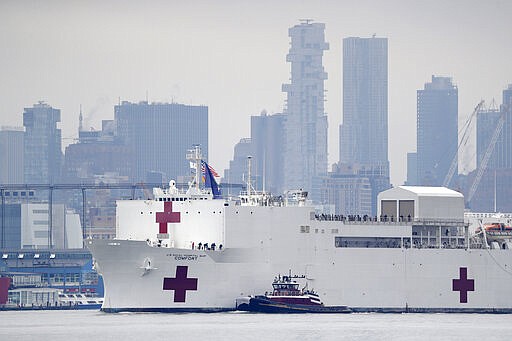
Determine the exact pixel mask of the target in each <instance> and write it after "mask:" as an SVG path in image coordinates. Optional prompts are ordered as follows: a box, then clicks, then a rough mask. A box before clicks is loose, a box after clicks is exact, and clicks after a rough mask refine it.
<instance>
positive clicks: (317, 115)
mask: <svg viewBox="0 0 512 341" xmlns="http://www.w3.org/2000/svg"><path fill="white" fill-rule="evenodd" d="M324 30H325V24H321V23H311V22H310V21H309V20H304V21H303V22H302V23H301V24H299V25H295V26H293V27H292V28H290V29H289V31H288V35H289V36H290V38H291V46H290V51H289V53H288V55H287V57H286V60H287V61H288V62H290V63H291V82H290V84H283V91H284V92H286V93H287V107H286V110H285V114H286V115H287V117H286V122H285V136H286V142H285V151H284V164H285V165H286V166H285V171H284V188H286V189H299V188H302V189H305V190H311V183H312V179H313V177H314V176H316V175H321V174H327V116H326V114H325V112H324V81H325V80H326V79H327V73H326V72H325V71H324V68H323V65H322V57H323V52H324V51H325V50H328V49H329V44H328V43H326V42H325V37H324Z"/></svg>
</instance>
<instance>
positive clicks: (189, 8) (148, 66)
mask: <svg viewBox="0 0 512 341" xmlns="http://www.w3.org/2000/svg"><path fill="white" fill-rule="evenodd" d="M461 4H462V3H461V2H458V1H453V2H449V3H445V2H442V1H437V2H431V3H429V4H419V3H417V4H410V3H408V2H405V1H391V2H388V3H386V4H380V3H373V2H371V1H363V2H359V3H358V4H357V5H356V4H354V3H348V4H343V5H340V4H338V3H337V2H333V1H322V2H321V3H320V4H317V3H309V2H306V3H303V4H300V5H296V4H295V3H294V2H291V1H283V2H280V3H279V4H271V3H270V2H265V1H263V2H262V3H260V4H250V3H244V2H234V1H221V2H220V3H218V4H216V5H212V4H210V3H207V2H201V1H195V2H191V3H189V4H178V3H172V2H171V3H167V2H158V1H157V2H155V3H152V6H144V4H141V3H136V2H130V1H128V2H117V1H107V2H102V3H99V2H98V3H95V2H93V3H86V4H82V3H79V2H66V3H63V2H58V1H49V2H45V3H43V4H39V3H37V2H24V3H17V2H11V1H5V2H2V4H0V28H1V29H0V43H2V46H4V48H5V53H4V54H3V56H2V57H0V73H1V74H2V76H3V77H2V78H3V81H2V84H0V94H1V95H2V98H3V100H2V101H1V102H2V103H1V104H0V125H8V126H21V125H22V124H21V122H22V117H21V116H22V112H23V108H25V107H27V106H30V105H32V104H33V103H37V101H38V100H45V101H46V102H47V103H48V104H49V105H51V106H52V107H54V108H57V109H60V110H61V115H62V119H61V123H60V127H61V129H62V135H63V137H64V141H63V147H64V146H66V145H68V144H69V143H72V142H73V139H74V138H76V132H77V129H76V127H78V114H79V105H80V104H82V106H83V112H84V116H85V120H84V126H85V128H88V129H89V128H90V127H91V126H92V127H94V128H95V129H100V127H101V124H100V121H101V119H112V118H113V116H114V113H113V107H114V105H115V104H117V103H118V101H119V97H120V98H121V100H129V101H134V102H138V101H140V100H144V99H146V98H149V100H150V102H153V101H155V102H172V101H175V102H180V103H184V104H193V105H201V104H203V105H207V106H208V107H209V108H210V123H211V126H210V133H209V135H210V136H209V139H210V146H209V149H210V152H209V156H210V163H211V164H213V165H214V166H215V167H216V168H217V169H223V168H226V167H227V164H228V162H229V160H230V158H231V153H232V148H233V145H234V144H235V143H236V142H237V141H239V139H240V138H242V137H244V136H249V127H250V119H249V117H250V116H251V115H257V114H258V113H259V112H260V111H262V110H263V109H266V110H267V111H268V112H269V113H274V112H282V109H283V107H284V102H285V101H284V99H285V94H283V93H282V92H281V91H280V90H281V89H280V87H281V84H283V83H287V82H288V78H289V65H288V64H287V63H286V54H287V50H288V48H289V41H288V39H289V38H288V37H287V34H286V32H287V30H288V28H289V27H291V26H293V25H295V24H297V23H298V22H299V19H300V18H312V19H314V22H319V23H325V24H326V29H325V34H326V41H327V42H329V44H330V50H329V51H326V52H325V55H324V69H325V71H326V72H327V73H328V74H329V78H328V79H327V80H326V84H325V88H326V90H327V92H326V100H327V102H326V103H325V107H326V109H325V111H326V113H327V115H328V121H329V122H328V123H329V165H330V164H332V163H333V162H336V161H338V160H337V159H338V155H339V151H338V132H337V130H338V126H339V123H340V122H341V117H342V109H341V107H342V105H341V103H342V101H341V99H342V92H341V86H342V80H341V76H342V75H341V66H342V56H341V44H342V39H343V38H346V37H350V36H359V37H370V36H372V34H373V33H376V34H377V37H387V38H388V41H389V84H390V85H389V109H388V112H389V115H388V116H389V159H390V165H391V180H392V183H393V184H394V185H399V184H401V183H402V182H403V181H404V180H405V174H406V167H405V164H406V163H405V160H406V153H407V152H409V151H413V150H414V149H415V135H416V132H415V113H416V96H415V91H416V90H417V89H419V88H420V87H421V86H422V85H423V84H424V82H425V81H426V80H427V79H429V78H430V77H431V75H433V74H436V75H439V76H450V77H453V79H454V82H455V84H456V85H457V86H458V88H459V92H460V94H459V122H461V121H462V122H463V121H465V119H466V118H467V116H468V115H469V114H470V113H471V111H472V109H473V108H474V106H475V105H476V103H478V102H479V101H480V99H482V98H483V99H485V100H487V101H490V100H491V99H492V98H493V97H494V98H497V99H498V98H499V97H500V95H501V91H502V89H504V88H505V87H506V85H507V84H509V83H511V79H512V74H511V71H509V68H507V65H508V64H507V56H510V55H511V53H512V47H510V46H509V44H508V45H507V44H505V42H506V41H507V33H508V32H510V31H512V28H511V26H512V24H511V23H510V21H508V20H506V13H510V11H511V10H512V8H511V7H512V5H511V4H509V3H506V2H504V1H494V2H487V3H485V4H480V3H479V2H476V1H475V2H472V1H469V2H467V1H466V2H463V4H464V7H462V6H461ZM482 13H486V14H487V16H488V17H492V18H493V20H485V24H483V23H482V22H481V19H482ZM235 14H236V15H235ZM141 16H142V17H144V18H146V19H147V20H142V21H141V20H140V18H141ZM149 19H151V20H149ZM454 19H458V20H454ZM20 22H23V23H24V24H23V25H19V23H20ZM91 23H94V24H91ZM434 23H435V25H434ZM502 42H503V43H502ZM500 43H501V44H500ZM477 47H478V48H477ZM486 50H488V51H493V53H491V54H489V53H486V52H485V51H486ZM475 70H479V71H478V72H476V71H475ZM226 121H229V122H232V123H233V127H237V128H230V129H223V128H224V124H225V122H226ZM468 159H471V158H468ZM459 169H460V171H463V172H464V171H466V172H467V171H468V169H464V167H459Z"/></svg>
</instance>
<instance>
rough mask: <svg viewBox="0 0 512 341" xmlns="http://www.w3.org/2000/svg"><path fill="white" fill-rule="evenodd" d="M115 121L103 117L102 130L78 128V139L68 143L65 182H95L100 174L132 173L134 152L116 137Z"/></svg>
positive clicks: (127, 174) (65, 158) (64, 170)
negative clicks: (75, 141) (76, 141)
mask: <svg viewBox="0 0 512 341" xmlns="http://www.w3.org/2000/svg"><path fill="white" fill-rule="evenodd" d="M111 126H113V121H110V120H104V121H103V122H102V130H91V131H83V130H81V131H79V141H78V143H73V144H70V145H68V146H67V147H66V153H65V154H64V167H63V171H62V175H63V182H67V183H87V182H90V183H93V182H94V181H95V179H96V178H97V177H98V176H103V175H105V174H112V175H115V176H116V177H119V176H125V177H126V178H128V177H129V176H130V175H132V168H131V167H132V164H133V161H132V160H133V159H134V157H133V153H132V150H131V149H130V147H128V146H126V145H125V144H123V143H121V142H120V141H118V140H115V139H114V136H113V127H112V132H111Z"/></svg>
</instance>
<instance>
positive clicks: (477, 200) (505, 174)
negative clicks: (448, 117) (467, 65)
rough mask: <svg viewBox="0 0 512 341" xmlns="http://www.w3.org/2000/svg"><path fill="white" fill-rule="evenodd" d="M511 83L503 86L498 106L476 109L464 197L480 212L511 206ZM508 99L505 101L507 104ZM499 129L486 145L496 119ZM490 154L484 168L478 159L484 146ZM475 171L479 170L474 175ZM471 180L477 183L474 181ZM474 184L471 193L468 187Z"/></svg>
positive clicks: (508, 210)
mask: <svg viewBox="0 0 512 341" xmlns="http://www.w3.org/2000/svg"><path fill="white" fill-rule="evenodd" d="M511 100H512V85H509V86H508V88H507V89H505V90H503V104H502V105H501V106H500V108H497V107H496V105H491V107H490V108H488V109H487V110H482V111H480V112H478V116H477V127H476V131H477V133H476V142H477V143H476V151H477V152H476V155H477V168H476V170H475V171H473V172H472V173H470V174H469V176H468V179H469V181H468V184H467V189H466V198H468V197H469V199H470V200H471V201H470V202H469V206H470V208H471V209H472V210H474V211H480V212H482V211H483V212H510V211H511V210H512V201H511V200H510V197H511V196H512V107H511V105H512V103H511ZM507 103H508V105H507ZM501 119H502V120H503V122H502V123H503V124H502V125H500V126H501V130H500V131H499V135H498V136H497V140H496V141H495V143H494V145H493V146H490V143H491V140H492V138H493V135H494V134H495V132H496V129H497V128H499V127H500V126H499V122H500V120H501ZM489 148H492V154H490V158H489V160H488V162H487V165H486V167H485V169H484V168H482V167H483V162H482V160H483V159H484V155H485V154H486V152H487V150H489V151H491V149H489ZM479 171H483V173H481V174H482V176H481V177H480V179H478V177H477V175H476V174H478V172H479ZM475 181H476V182H477V183H475ZM473 185H475V186H478V187H475V190H474V191H473V193H472V194H473V196H472V197H470V193H469V192H470V190H469V189H470V188H471V187H472V186H473Z"/></svg>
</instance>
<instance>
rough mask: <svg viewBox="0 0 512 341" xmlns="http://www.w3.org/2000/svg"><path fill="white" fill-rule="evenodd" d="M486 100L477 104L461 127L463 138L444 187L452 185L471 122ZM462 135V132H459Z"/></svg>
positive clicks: (445, 179)
mask: <svg viewBox="0 0 512 341" xmlns="http://www.w3.org/2000/svg"><path fill="white" fill-rule="evenodd" d="M484 103H485V101H484V100H481V101H480V103H478V104H477V106H476V107H475V109H474V110H473V112H472V113H471V115H470V116H469V118H468V120H467V121H466V123H465V124H464V126H463V127H462V129H461V132H462V131H463V132H464V133H463V135H462V138H461V139H460V142H459V146H458V147H457V150H456V151H455V155H454V156H453V159H452V163H451V164H450V168H449V169H448V173H446V176H445V178H444V181H443V187H448V185H450V182H451V181H452V178H453V175H454V174H455V169H456V168H457V164H458V159H459V151H460V150H461V148H462V147H464V146H465V145H466V143H467V142H468V139H469V136H470V135H471V134H470V130H471V129H470V127H471V122H472V121H473V119H474V118H475V117H476V114H477V113H478V112H479V111H480V110H481V109H482V108H483V106H484ZM459 135H460V132H459Z"/></svg>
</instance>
